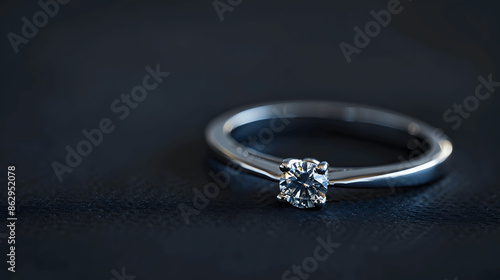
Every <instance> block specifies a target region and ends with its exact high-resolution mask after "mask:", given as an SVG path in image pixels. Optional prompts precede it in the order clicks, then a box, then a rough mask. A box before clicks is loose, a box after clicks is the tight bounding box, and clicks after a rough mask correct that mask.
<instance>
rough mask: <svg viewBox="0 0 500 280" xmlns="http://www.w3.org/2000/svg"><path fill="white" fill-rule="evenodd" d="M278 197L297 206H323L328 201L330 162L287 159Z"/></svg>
mask: <svg viewBox="0 0 500 280" xmlns="http://www.w3.org/2000/svg"><path fill="white" fill-rule="evenodd" d="M280 170H281V171H282V172H283V173H282V174H281V179H280V183H279V186H280V193H279V194H278V196H277V198H278V200H280V201H287V202H288V203H290V204H291V205H293V206H295V207H297V208H316V207H317V208H321V207H322V206H323V205H324V204H325V202H326V191H327V189H328V163H327V162H326V161H322V162H320V161H318V160H316V159H313V158H305V159H303V160H300V159H290V158H288V159H285V160H283V161H282V163H281V164H280Z"/></svg>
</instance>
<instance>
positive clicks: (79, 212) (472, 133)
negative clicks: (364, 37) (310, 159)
mask: <svg viewBox="0 0 500 280" xmlns="http://www.w3.org/2000/svg"><path fill="white" fill-rule="evenodd" d="M401 3H402V5H403V6H404V10H403V11H402V12H401V13H400V14H398V15H394V16H393V17H392V21H391V23H390V24H389V26H388V27H385V28H383V29H382V30H381V32H380V34H379V35H378V36H377V37H375V38H373V39H372V40H371V42H370V44H369V45H368V46H367V47H366V48H364V49H362V51H361V53H360V54H357V55H353V57H352V62H351V63H350V64H348V63H347V62H346V60H345V58H344V57H343V55H342V53H341V51H340V49H339V44H340V42H342V41H345V42H347V43H350V44H352V42H353V36H354V31H353V28H354V27H355V26H364V25H365V24H366V23H367V22H368V21H370V20H371V19H372V17H371V15H370V10H376V11H378V10H380V9H383V8H385V7H386V6H387V1H361V0H358V1H336V2H333V1H309V2H307V1H247V0H244V1H243V2H242V4H241V5H239V6H237V7H236V8H235V9H234V11H233V12H227V13H225V14H224V17H225V19H224V21H222V22H221V21H220V19H219V17H218V16H217V13H216V11H215V9H214V7H213V6H212V2H211V1H180V0H179V1H164V2H161V1H95V2H93V3H90V2H88V1H76V0H74V1H70V3H68V4H67V5H65V6H61V8H60V11H59V13H58V14H57V15H56V16H55V17H54V18H51V19H50V21H49V23H48V24H47V26H45V27H43V28H41V29H40V30H39V32H38V34H37V35H36V36H35V37H34V38H32V39H30V40H29V43H28V44H26V45H21V46H20V50H19V53H18V54H14V51H13V49H12V46H11V45H10V43H9V40H8V38H7V34H8V33H9V32H15V33H20V30H21V27H22V21H21V20H20V18H21V17H23V16H27V17H31V16H32V15H33V13H35V12H36V11H37V10H39V9H40V8H39V7H38V5H37V4H36V3H35V2H34V1H11V0H8V1H3V2H2V4H1V5H0V13H1V23H0V30H1V34H2V38H3V39H2V40H0V64H1V68H0V71H1V72H0V73H1V77H2V79H1V83H0V89H1V94H2V100H1V101H0V106H1V111H0V115H1V128H2V137H1V149H0V155H1V159H2V165H1V168H3V169H6V168H7V165H9V164H15V165H16V176H17V197H16V202H17V206H18V222H17V228H16V231H17V243H16V245H17V247H16V248H17V251H16V256H17V258H16V261H17V263H16V264H17V265H16V271H17V272H16V273H15V274H12V273H10V272H9V273H7V265H6V263H5V259H6V256H5V255H6V254H7V244H6V240H5V239H0V241H1V243H0V252H1V255H2V256H4V257H2V258H0V259H3V260H4V261H2V263H3V265H2V266H1V270H2V272H1V274H2V276H1V279H112V278H114V276H113V274H112V273H111V271H112V270H113V269H115V270H117V271H120V270H121V269H122V267H125V268H126V272H127V274H129V275H134V276H136V278H135V279H137V280H140V279H217V278H220V279H280V278H281V277H282V274H283V273H284V271H286V270H288V269H290V268H291V266H292V265H294V264H300V263H302V261H303V260H304V259H305V258H307V257H311V256H313V251H314V249H315V248H316V246H318V244H319V243H318V242H317V241H316V238H318V237H321V238H323V239H326V238H327V236H328V235H330V237H331V240H332V242H336V243H338V244H340V247H338V248H337V249H335V251H334V252H333V253H332V254H331V255H330V256H329V258H328V259H327V260H326V261H325V262H320V263H319V266H318V268H317V270H316V271H314V272H312V273H311V274H310V277H309V278H308V279H460V280H462V279H498V277H499V275H500V266H499V262H498V259H499V254H498V251H499V250H500V232H499V228H500V227H499V226H500V219H499V217H500V216H499V214H500V208H499V205H500V204H499V202H498V201H499V193H500V191H499V183H500V178H499V176H498V170H499V159H498V156H499V149H498V143H499V142H500V133H499V131H498V127H499V111H498V109H499V105H500V98H499V96H498V92H500V89H499V90H497V91H496V92H494V93H492V95H491V96H490V98H488V99H486V100H484V101H481V102H480V104H479V107H478V109H477V110H476V111H474V112H472V113H471V114H470V116H469V117H468V118H466V119H463V122H462V124H461V126H460V127H459V128H458V129H453V128H452V123H449V122H446V121H445V120H444V119H443V114H444V112H445V111H446V110H448V109H450V108H452V106H453V104H454V103H462V102H463V100H464V99H465V98H466V97H468V96H470V95H473V94H474V90H475V88H476V86H477V85H478V83H479V82H478V80H477V77H478V76H479V75H482V76H485V77H486V76H488V75H489V74H490V73H491V74H492V75H493V79H494V80H500V72H499V71H498V68H497V63H498V59H499V52H498V50H499V37H498V32H499V30H500V29H499V24H498V12H499V9H498V7H497V6H498V5H497V4H496V2H494V1H413V2H409V1H404V0H403V1H401ZM156 64H160V65H161V69H162V70H163V71H169V72H170V73H171V74H170V76H169V77H167V78H166V79H165V80H164V81H163V82H162V83H161V84H160V85H159V86H158V88H156V89H155V90H154V91H152V92H151V93H149V95H148V97H147V98H146V99H145V100H144V101H143V102H142V103H140V104H139V106H138V107H137V108H136V109H134V110H132V111H131V112H130V115H129V116H128V117H127V118H126V119H125V120H123V121H121V120H119V119H118V118H117V116H118V115H117V114H114V113H113V112H111V110H110V104H111V103H112V102H113V100H114V99H116V98H119V96H120V94H122V93H129V92H130V90H131V89H132V88H133V87H134V86H136V85H138V84H140V83H141V82H142V79H143V77H144V75H146V71H145V69H144V68H145V67H146V66H147V65H150V66H152V67H154V66H155V65H156ZM283 99H299V100H300V99H326V100H334V101H348V102H357V103H363V104H369V105H374V106H379V107H384V108H387V109H391V110H394V111H398V112H402V113H405V114H408V115H411V116H414V117H417V118H419V119H422V120H423V121H425V122H427V123H429V124H432V125H433V126H436V127H439V128H441V129H443V130H444V131H445V132H446V133H447V134H448V135H449V136H450V138H451V139H452V141H453V143H454V145H455V151H454V155H453V157H452V158H451V161H450V172H449V174H448V175H447V176H446V177H445V178H444V179H443V180H440V181H438V182H435V183H432V184H429V185H426V186H422V187H419V188H405V189H402V190H391V189H387V190H376V191H373V190H347V189H340V188H333V189H331V190H330V193H329V202H328V203H327V205H326V206H325V208H324V209H322V210H320V211H303V210H300V209H296V208H293V207H288V206H286V205H280V204H277V203H276V202H275V200H274V197H275V195H276V183H275V182H269V181H266V180H264V179H261V178H256V177H253V176H251V175H246V174H237V173H235V172H233V173H231V174H232V176H231V179H230V184H229V186H228V187H226V188H224V189H221V190H220V193H219V195H218V196H217V197H215V198H213V199H210V201H209V204H208V206H207V207H206V208H204V209H202V210H201V211H200V212H199V214H198V215H193V216H191V217H190V223H189V224H186V221H185V219H184V218H183V216H182V215H181V211H180V210H179V205H181V204H182V203H183V204H185V205H188V206H193V201H192V200H193V197H194V191H193V189H194V188H197V189H199V190H202V189H203V187H204V186H205V185H206V184H207V183H209V182H212V179H211V177H210V176H209V173H210V172H211V171H216V172H217V171H220V170H221V168H223V166H222V165H221V164H220V163H219V162H218V161H216V160H214V159H213V158H212V157H211V156H210V155H209V151H208V150H207V148H206V146H205V142H204V139H203V130H204V127H205V125H206V123H207V122H208V121H209V120H210V118H212V117H214V116H216V115H217V114H219V113H222V112H224V111H225V110H228V109H231V108H234V107H236V106H241V105H248V104H251V103H255V102H263V101H270V100H274V101H275V100H283ZM104 117H109V118H110V119H112V120H113V123H114V124H115V125H116V129H115V131H113V132H112V133H110V134H106V135H105V136H104V139H103V142H102V143H101V144H100V145H99V146H98V147H97V148H94V150H93V152H92V153H91V154H90V155H89V156H88V157H85V158H84V159H83V162H82V163H81V164H80V165H79V166H78V167H77V168H75V169H74V171H73V172H72V173H71V174H65V175H64V176H63V178H64V181H63V182H59V181H58V179H57V177H56V176H55V174H54V171H53V170H52V167H51V164H52V162H53V161H59V162H63V161H64V157H65V155H66V152H65V146H66V145H70V146H72V147H75V146H76V144H77V143H78V141H80V140H82V139H83V136H82V133H81V130H83V129H93V128H96V127H97V126H98V123H99V121H100V120H101V119H102V118H104ZM277 143H278V142H276V143H275V144H274V145H277ZM302 143H305V144H304V145H298V146H299V148H298V150H297V151H298V153H301V154H302V153H307V148H308V145H309V146H311V145H312V144H311V143H310V142H309V141H308V140H304V141H303V142H302ZM308 143H309V144H308ZM354 144H359V145H360V149H359V150H352V149H353V148H354V146H355V145H354ZM287 145H291V144H290V143H288V144H287ZM343 145H345V146H343ZM287 147H288V146H287ZM313 147H314V148H315V149H316V150H315V151H320V149H319V148H318V147H320V148H321V147H324V148H325V151H326V152H327V153H330V154H335V155H337V152H338V155H337V158H335V159H334V160H333V161H335V162H345V163H348V164H350V163H356V162H358V160H361V159H363V160H365V162H370V163H371V162H375V161H380V162H388V161H394V160H397V155H398V151H392V152H388V151H389V150H388V149H387V147H384V146H376V145H375V144H373V143H366V142H359V143H358V142H356V141H344V142H338V143H337V142H336V141H335V139H332V141H331V144H330V145H326V144H325V143H323V144H320V145H319V146H317V145H314V146H313ZM6 180H7V178H6V176H0V181H1V182H2V186H4V187H5V186H6ZM5 188H6V187H5ZM1 193H2V196H1V197H2V200H1V202H0V206H1V207H2V209H6V207H7V204H6V201H7V198H6V193H7V191H6V189H4V190H2V191H1ZM0 213H2V214H1V216H0V217H1V218H2V219H1V220H2V221H4V222H5V223H6V221H5V217H6V211H4V210H2V211H1V212H0ZM4 222H2V223H4ZM5 231H6V230H5V228H4V229H3V230H1V231H0V233H3V232H5ZM3 275H5V276H3ZM291 279H292V278H291Z"/></svg>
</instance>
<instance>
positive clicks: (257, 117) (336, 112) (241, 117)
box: [205, 101, 453, 187]
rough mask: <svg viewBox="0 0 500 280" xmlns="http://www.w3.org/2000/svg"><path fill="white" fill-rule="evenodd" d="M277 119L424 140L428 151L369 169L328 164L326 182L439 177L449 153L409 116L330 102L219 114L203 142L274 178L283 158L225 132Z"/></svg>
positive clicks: (384, 183)
mask: <svg viewBox="0 0 500 280" xmlns="http://www.w3.org/2000/svg"><path fill="white" fill-rule="evenodd" d="M277 118H286V119H294V118H314V119H327V120H337V121H338V120H340V121H345V122H352V123H368V124H375V125H379V126H384V127H388V128H393V129H397V130H400V131H403V132H407V133H408V134H410V135H412V136H415V137H420V138H422V139H425V141H426V142H427V143H428V144H429V148H428V150H427V151H426V152H425V153H424V154H422V156H420V157H418V158H416V159H412V160H411V161H407V162H402V163H393V164H386V165H379V166H371V167H352V168H349V167H329V168H328V172H329V174H330V175H329V177H328V185H333V184H337V185H346V187H400V186H414V185H420V184H424V183H427V182H429V181H431V180H434V179H436V178H437V177H439V176H440V175H441V171H440V168H438V167H439V166H440V165H441V164H442V163H443V162H444V161H445V160H446V159H447V158H448V157H449V156H450V154H451V152H452V149H453V148H452V144H451V142H450V141H449V140H448V138H447V137H446V136H445V135H444V134H442V133H439V130H437V129H435V128H433V127H431V126H429V125H427V124H425V123H423V122H421V121H419V120H416V119H414V118H411V117H408V116H405V115H402V114H398V113H394V112H390V111H387V110H383V109H378V108H374V107H368V106H360V105H355V104H346V103H335V102H317V101H307V102H288V103H274V104H266V105H260V106H257V107H249V108H243V109H239V110H234V111H231V112H228V113H225V114H223V115H221V116H219V117H217V118H215V119H214V120H213V121H212V122H210V123H209V125H208V127H207V129H206V135H205V136H206V140H207V143H208V145H209V146H210V147H211V148H212V149H213V150H214V151H215V152H216V153H217V154H219V155H221V156H222V157H224V158H225V159H227V160H229V161H231V162H232V163H234V164H236V165H238V166H241V167H242V168H245V169H247V170H249V171H253V172H255V173H257V174H260V175H264V176H266V177H268V178H271V179H274V180H280V177H281V175H282V173H283V172H282V171H281V170H280V164H281V163H282V161H283V159H282V158H279V157H275V156H272V155H268V154H264V153H262V152H259V151H257V150H254V149H251V148H249V147H247V146H245V145H243V144H240V143H238V142H237V141H236V140H235V139H234V138H233V137H232V136H231V133H232V132H233V131H234V130H235V129H236V128H238V127H240V126H244V125H247V124H250V123H252V122H256V121H261V120H273V119H277Z"/></svg>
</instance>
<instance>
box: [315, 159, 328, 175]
mask: <svg viewBox="0 0 500 280" xmlns="http://www.w3.org/2000/svg"><path fill="white" fill-rule="evenodd" d="M328 167H329V165H328V162H326V161H322V162H320V163H319V164H318V166H317V167H316V169H317V171H318V174H325V173H326V172H327V171H328Z"/></svg>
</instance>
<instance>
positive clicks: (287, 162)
mask: <svg viewBox="0 0 500 280" xmlns="http://www.w3.org/2000/svg"><path fill="white" fill-rule="evenodd" d="M291 160H292V159H291V158H286V159H284V160H283V161H282V162H281V164H280V170H281V172H287V171H290V161H291Z"/></svg>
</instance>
